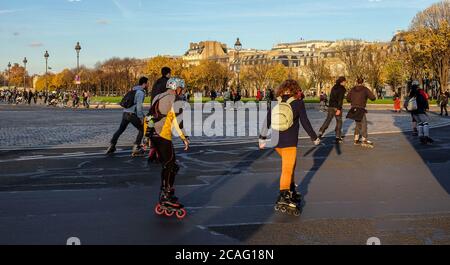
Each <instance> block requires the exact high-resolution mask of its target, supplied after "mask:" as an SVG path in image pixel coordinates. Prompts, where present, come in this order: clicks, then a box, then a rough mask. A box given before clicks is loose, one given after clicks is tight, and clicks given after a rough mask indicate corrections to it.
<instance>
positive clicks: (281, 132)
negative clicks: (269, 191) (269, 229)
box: [260, 80, 320, 216]
mask: <svg viewBox="0 0 450 265" xmlns="http://www.w3.org/2000/svg"><path fill="white" fill-rule="evenodd" d="M300 92H301V88H300V86H299V84H298V83H297V81H295V80H287V81H285V82H284V83H283V84H282V85H281V86H280V87H279V88H278V91H277V96H278V99H277V100H278V105H277V106H276V107H275V108H274V109H273V110H269V113H268V116H267V121H266V126H264V127H263V130H262V132H261V135H260V148H261V149H264V148H265V147H266V143H267V142H266V139H267V135H268V129H270V128H272V143H271V144H272V145H273V146H275V150H276V151H277V153H278V154H279V155H280V156H281V160H282V172H281V178H280V195H279V197H278V200H277V203H276V205H275V209H276V210H277V211H281V212H283V213H285V212H287V213H289V214H293V215H296V216H298V215H300V207H299V204H300V201H301V195H300V194H299V193H298V192H297V191H296V185H295V168H296V166H297V146H298V136H299V129H300V123H301V124H302V126H303V128H304V129H305V130H306V132H307V133H308V135H309V136H310V137H311V140H312V141H314V143H315V145H319V144H320V139H319V138H318V137H317V135H316V133H315V132H314V130H313V128H312V126H311V123H310V121H309V119H308V116H307V114H306V109H305V103H304V102H303V100H302V99H301V98H298V95H300ZM276 135H278V137H274V136H276ZM275 138H278V142H276V143H274V141H275V140H274V139H275Z"/></svg>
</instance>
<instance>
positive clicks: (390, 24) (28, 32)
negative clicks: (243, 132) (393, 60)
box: [0, 0, 436, 74]
mask: <svg viewBox="0 0 450 265" xmlns="http://www.w3.org/2000/svg"><path fill="white" fill-rule="evenodd" d="M434 2H436V0H158V1H155V0H0V71H2V70H3V69H5V68H6V66H7V64H8V62H11V63H21V62H22V61H23V58H24V57H27V59H28V65H27V69H28V70H29V72H30V73H31V74H42V73H43V72H45V60H44V57H43V55H44V53H45V51H46V50H48V52H49V54H50V58H49V66H50V67H52V69H53V71H61V70H63V69H64V68H75V67H76V52H75V45H76V43H77V42H78V41H79V42H80V43H81V47H82V50H81V55H80V63H81V64H82V65H86V66H88V67H93V66H94V65H95V64H96V63H97V62H101V61H104V60H106V59H108V58H111V57H135V58H149V57H152V56H156V55H182V54H184V53H185V52H186V50H187V49H188V47H189V43H190V42H199V41H202V40H218V41H221V42H223V43H226V44H227V45H228V46H230V47H232V46H233V44H234V42H235V40H236V38H237V37H239V38H240V39H241V42H242V44H243V46H244V48H255V49H271V48H272V47H273V45H275V44H276V43H280V42H294V41H298V40H300V39H305V40H338V39H345V38H353V39H365V40H369V41H389V40H390V39H391V38H392V36H393V35H394V33H395V32H396V31H397V30H401V29H407V28H408V26H409V24H410V22H411V20H412V18H413V17H414V15H415V14H416V13H417V12H419V11H421V10H423V9H425V8H426V7H428V6H430V5H431V4H433V3H434Z"/></svg>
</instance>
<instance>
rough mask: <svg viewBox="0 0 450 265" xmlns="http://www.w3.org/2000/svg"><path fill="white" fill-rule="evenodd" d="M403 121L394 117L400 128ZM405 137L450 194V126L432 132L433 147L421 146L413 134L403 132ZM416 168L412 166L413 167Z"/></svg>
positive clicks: (398, 117)
mask: <svg viewBox="0 0 450 265" xmlns="http://www.w3.org/2000/svg"><path fill="white" fill-rule="evenodd" d="M428 115H429V117H433V115H436V114H434V113H429V114H428ZM402 119H404V117H403V118H402V117H401V116H394V124H395V125H396V126H397V127H399V128H400V126H399V124H400V123H401V121H402ZM433 125H434V124H433V121H432V120H431V121H430V126H433ZM403 135H404V137H405V139H406V140H407V141H408V142H409V143H410V145H411V147H412V148H413V149H414V150H415V151H416V152H417V154H418V155H419V156H420V157H421V159H422V160H423V164H424V165H426V166H427V167H428V169H429V170H430V172H431V173H432V174H433V176H434V177H435V178H436V180H437V181H438V182H439V184H440V185H441V186H442V188H443V189H445V191H446V192H447V193H448V194H450V178H449V173H448V172H449V169H450V167H449V164H450V163H449V162H450V126H446V127H441V128H435V129H431V130H430V136H431V138H432V139H433V140H435V143H434V144H432V145H423V144H421V143H420V140H419V137H415V136H413V135H412V132H403ZM405 152H406V150H405ZM414 166H415V165H411V167H414Z"/></svg>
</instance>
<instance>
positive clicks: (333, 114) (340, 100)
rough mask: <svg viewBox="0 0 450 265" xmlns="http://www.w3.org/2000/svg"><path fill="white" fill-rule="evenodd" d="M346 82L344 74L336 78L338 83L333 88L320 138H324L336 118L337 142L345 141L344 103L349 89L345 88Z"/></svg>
mask: <svg viewBox="0 0 450 265" xmlns="http://www.w3.org/2000/svg"><path fill="white" fill-rule="evenodd" d="M346 82H347V79H346V78H345V77H343V76H341V77H339V78H338V79H337V80H336V84H335V85H334V87H333V88H332V89H331V94H330V103H329V105H328V114H327V118H326V120H325V122H324V123H323V125H322V127H321V128H320V130H319V138H320V139H322V138H323V136H324V135H325V132H326V131H327V129H328V127H329V126H330V123H331V121H332V120H333V119H336V128H335V133H336V139H335V143H336V144H342V143H344V140H343V139H342V106H343V105H344V99H345V92H346V91H347V90H346V88H345V83H346Z"/></svg>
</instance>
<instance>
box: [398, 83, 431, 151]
mask: <svg viewBox="0 0 450 265" xmlns="http://www.w3.org/2000/svg"><path fill="white" fill-rule="evenodd" d="M408 98H409V99H408V100H407V101H406V102H405V108H406V109H407V110H408V111H409V112H411V116H412V119H413V121H414V122H415V124H418V126H417V135H418V136H419V140H420V143H421V144H423V145H427V144H433V143H434V140H433V139H431V137H430V124H429V117H428V115H427V111H428V110H429V108H430V107H429V106H430V105H429V102H428V99H427V96H426V94H425V93H424V92H423V91H422V90H421V89H420V84H419V82H417V81H415V82H413V85H412V86H411V91H410V94H409V97H408Z"/></svg>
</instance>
